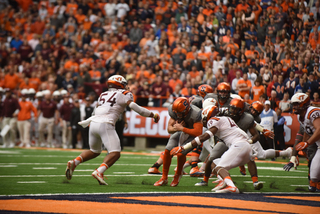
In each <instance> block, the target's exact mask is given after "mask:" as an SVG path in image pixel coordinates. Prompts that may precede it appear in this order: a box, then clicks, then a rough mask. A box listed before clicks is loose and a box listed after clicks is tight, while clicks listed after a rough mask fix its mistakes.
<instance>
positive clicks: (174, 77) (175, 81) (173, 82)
mask: <svg viewBox="0 0 320 214" xmlns="http://www.w3.org/2000/svg"><path fill="white" fill-rule="evenodd" d="M178 84H179V85H183V82H182V81H181V80H180V79H179V78H178V74H177V73H176V72H174V73H173V74H172V79H170V80H169V86H170V87H171V88H172V90H173V91H174V90H175V88H176V85H178Z"/></svg>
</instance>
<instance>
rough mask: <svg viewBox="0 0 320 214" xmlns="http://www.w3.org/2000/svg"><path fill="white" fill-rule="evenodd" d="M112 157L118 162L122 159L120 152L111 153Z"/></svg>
mask: <svg viewBox="0 0 320 214" xmlns="http://www.w3.org/2000/svg"><path fill="white" fill-rule="evenodd" d="M109 155H110V156H112V158H113V159H115V160H118V159H119V158H120V152H111V153H109Z"/></svg>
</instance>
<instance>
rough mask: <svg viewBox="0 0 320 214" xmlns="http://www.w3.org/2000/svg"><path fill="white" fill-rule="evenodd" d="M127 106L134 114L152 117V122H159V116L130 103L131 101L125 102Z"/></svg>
mask: <svg viewBox="0 0 320 214" xmlns="http://www.w3.org/2000/svg"><path fill="white" fill-rule="evenodd" d="M127 105H128V106H129V107H130V108H131V109H132V110H133V111H135V112H137V113H138V114H140V115H141V116H143V117H152V118H153V120H154V122H155V123H157V122H158V121H159V120H160V116H159V114H157V113H153V112H151V111H149V110H148V109H146V108H144V107H141V106H139V105H138V104H136V103H135V102H132V101H131V100H129V101H128V102H127Z"/></svg>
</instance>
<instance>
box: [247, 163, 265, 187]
mask: <svg viewBox="0 0 320 214" xmlns="http://www.w3.org/2000/svg"><path fill="white" fill-rule="evenodd" d="M248 171H249V173H250V175H251V180H252V183H253V187H254V189H255V190H260V189H262V187H263V183H261V182H259V181H258V170H257V165H256V162H254V161H252V160H250V161H249V162H248Z"/></svg>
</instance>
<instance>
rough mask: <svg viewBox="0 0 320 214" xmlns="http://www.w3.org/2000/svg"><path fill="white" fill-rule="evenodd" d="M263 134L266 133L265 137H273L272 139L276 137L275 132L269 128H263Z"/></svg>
mask: <svg viewBox="0 0 320 214" xmlns="http://www.w3.org/2000/svg"><path fill="white" fill-rule="evenodd" d="M263 135H264V136H265V137H268V138H271V139H273V138H274V133H273V131H270V130H268V129H263Z"/></svg>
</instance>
